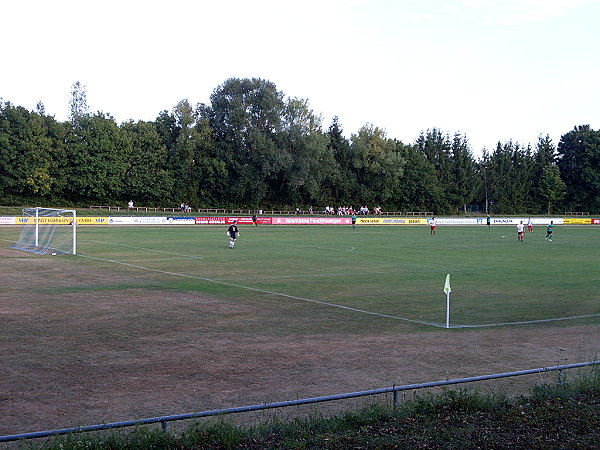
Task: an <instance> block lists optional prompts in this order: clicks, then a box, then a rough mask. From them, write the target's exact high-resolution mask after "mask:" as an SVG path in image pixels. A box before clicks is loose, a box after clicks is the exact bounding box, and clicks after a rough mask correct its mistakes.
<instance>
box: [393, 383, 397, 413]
mask: <svg viewBox="0 0 600 450" xmlns="http://www.w3.org/2000/svg"><path fill="white" fill-rule="evenodd" d="M394 387H396V386H394ZM393 405H394V409H396V408H397V407H398V391H397V390H396V389H394V402H393Z"/></svg>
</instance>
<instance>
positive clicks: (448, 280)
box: [444, 274, 452, 295]
mask: <svg viewBox="0 0 600 450" xmlns="http://www.w3.org/2000/svg"><path fill="white" fill-rule="evenodd" d="M450 292H452V289H450V274H448V275H446V283H445V284H444V293H445V294H446V295H448V294H449V293H450Z"/></svg>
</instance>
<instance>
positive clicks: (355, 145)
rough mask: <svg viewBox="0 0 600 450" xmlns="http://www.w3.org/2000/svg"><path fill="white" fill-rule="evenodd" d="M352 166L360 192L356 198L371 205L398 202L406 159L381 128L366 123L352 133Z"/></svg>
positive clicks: (356, 200) (386, 204)
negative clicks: (356, 131) (396, 200)
mask: <svg viewBox="0 0 600 450" xmlns="http://www.w3.org/2000/svg"><path fill="white" fill-rule="evenodd" d="M350 141H351V147H350V150H351V167H352V174H353V176H354V177H355V178H356V182H357V186H358V192H357V196H356V198H355V202H360V203H361V204H368V205H371V206H374V205H381V206H384V207H386V206H388V205H390V204H394V203H395V199H396V197H397V194H398V191H399V187H400V177H401V176H402V172H403V169H404V164H405V161H404V159H403V158H402V156H401V154H400V152H399V151H398V149H397V147H396V141H394V140H393V139H388V138H387V136H386V133H385V131H384V130H382V129H381V128H378V127H375V126H373V125H371V124H366V125H364V126H362V127H361V128H360V130H358V133H357V134H353V135H352V136H351V138H350Z"/></svg>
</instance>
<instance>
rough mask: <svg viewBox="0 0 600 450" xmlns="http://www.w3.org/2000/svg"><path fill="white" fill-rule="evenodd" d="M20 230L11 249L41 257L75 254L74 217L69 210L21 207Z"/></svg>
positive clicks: (75, 225) (75, 230)
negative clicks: (45, 255)
mask: <svg viewBox="0 0 600 450" xmlns="http://www.w3.org/2000/svg"><path fill="white" fill-rule="evenodd" d="M22 223H23V228H22V229H21V236H20V237H19V242H17V243H16V244H15V245H13V248H17V249H19V250H25V251H28V252H33V253H38V254H40V255H44V254H47V253H51V254H53V255H54V254H56V255H64V254H73V255H75V254H76V253H77V214H76V212H75V211H74V210H72V209H54V208H24V209H23V219H22Z"/></svg>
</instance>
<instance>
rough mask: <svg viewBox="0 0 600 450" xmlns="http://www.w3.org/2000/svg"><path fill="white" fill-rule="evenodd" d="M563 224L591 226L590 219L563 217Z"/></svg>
mask: <svg viewBox="0 0 600 450" xmlns="http://www.w3.org/2000/svg"><path fill="white" fill-rule="evenodd" d="M564 223H565V225H591V224H592V219H590V218H589V217H586V218H583V217H565V219H564Z"/></svg>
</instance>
